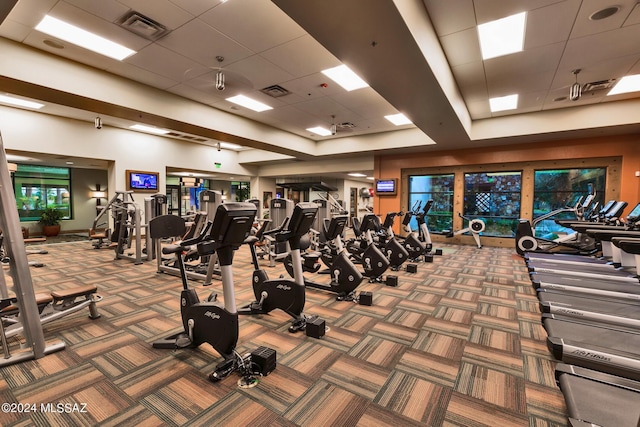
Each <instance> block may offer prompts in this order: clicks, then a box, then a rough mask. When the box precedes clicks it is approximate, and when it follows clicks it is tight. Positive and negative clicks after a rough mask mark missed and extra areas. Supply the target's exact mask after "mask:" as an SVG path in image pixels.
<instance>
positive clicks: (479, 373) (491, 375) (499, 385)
mask: <svg viewBox="0 0 640 427" xmlns="http://www.w3.org/2000/svg"><path fill="white" fill-rule="evenodd" d="M454 390H455V391H456V392H458V393H461V394H465V395H467V396H470V397H473V398H476V399H479V400H482V401H484V402H487V403H491V404H493V405H496V406H499V407H501V408H504V409H506V410H508V411H512V412H515V413H518V414H523V415H525V414H526V410H527V409H526V399H525V381H524V379H523V378H521V377H517V376H514V375H510V374H508V373H505V372H500V371H496V370H493V369H490V368H487V367H486V366H480V365H476V364H473V363H467V362H463V363H462V364H461V366H460V371H459V372H458V380H457V382H456V385H455V387H454Z"/></svg>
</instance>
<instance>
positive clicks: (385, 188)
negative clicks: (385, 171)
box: [375, 179, 397, 196]
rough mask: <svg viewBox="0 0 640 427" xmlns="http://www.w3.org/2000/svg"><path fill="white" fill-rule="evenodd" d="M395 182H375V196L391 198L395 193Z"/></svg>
mask: <svg viewBox="0 0 640 427" xmlns="http://www.w3.org/2000/svg"><path fill="white" fill-rule="evenodd" d="M396 183H397V181H396V180H395V179H378V180H376V187H375V189H376V194H377V195H379V196H384V195H390V196H393V195H395V194H396V192H397V188H396Z"/></svg>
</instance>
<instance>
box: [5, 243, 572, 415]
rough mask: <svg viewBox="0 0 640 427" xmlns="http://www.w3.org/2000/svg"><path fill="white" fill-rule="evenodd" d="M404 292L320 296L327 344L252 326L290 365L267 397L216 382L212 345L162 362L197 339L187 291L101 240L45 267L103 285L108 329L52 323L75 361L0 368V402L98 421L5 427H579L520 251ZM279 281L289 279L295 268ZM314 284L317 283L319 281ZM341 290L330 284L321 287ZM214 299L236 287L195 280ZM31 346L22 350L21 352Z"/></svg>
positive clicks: (103, 322)
mask: <svg viewBox="0 0 640 427" xmlns="http://www.w3.org/2000/svg"><path fill="white" fill-rule="evenodd" d="M440 247H442V248H443V252H444V254H443V255H442V256H436V257H434V262H433V263H425V262H421V263H418V268H417V273H407V272H405V271H398V272H389V273H388V274H393V275H397V276H398V286H397V287H390V286H385V285H384V284H380V283H368V282H363V284H362V285H361V286H360V287H359V288H358V290H366V291H371V292H372V293H373V305H372V306H364V305H357V304H355V303H353V302H344V301H336V299H335V295H333V294H330V293H326V292H322V291H319V290H313V289H308V290H307V293H306V295H307V296H306V298H307V300H306V306H305V313H306V314H308V315H318V316H320V317H321V318H323V319H324V320H325V321H326V325H327V331H326V335H325V336H323V337H322V338H320V339H315V338H311V337H307V336H306V335H304V334H303V333H298V334H291V333H289V332H288V331H287V328H288V325H289V317H288V316H287V315H286V314H285V313H283V312H279V311H274V312H272V313H270V314H268V315H258V316H242V317H241V318H240V339H239V342H238V350H239V352H240V353H241V354H242V353H244V352H250V351H251V350H253V349H255V348H256V347H258V346H266V347H269V348H272V349H274V350H276V352H277V368H276V370H275V371H273V372H272V373H271V374H270V375H268V376H266V377H264V378H262V379H261V381H260V383H259V384H258V385H257V386H256V387H253V388H248V389H247V388H240V387H239V386H238V385H237V378H238V377H237V376H231V377H228V378H226V379H225V380H223V381H221V382H220V383H215V384H214V383H211V382H209V381H208V379H207V376H208V374H209V373H210V372H212V371H213V369H214V367H215V365H216V364H217V363H218V362H220V361H221V358H220V356H219V355H218V354H217V353H216V352H215V351H214V350H213V349H212V348H211V347H210V346H208V345H206V344H204V345H202V346H200V347H199V348H197V349H180V350H159V349H154V348H152V346H151V343H152V342H153V341H155V340H157V339H160V338H163V337H166V336H168V335H170V334H173V333H176V332H178V331H179V330H180V328H181V319H180V304H179V293H180V289H181V282H180V279H179V278H178V277H175V276H172V275H169V274H163V273H157V272H156V265H155V261H154V262H146V263H143V264H141V265H134V263H132V262H130V261H128V260H122V259H121V260H115V259H114V252H113V251H112V250H109V249H93V247H92V246H91V244H90V243H89V242H88V241H79V242H70V243H59V244H52V245H46V248H47V249H48V252H49V253H48V254H46V255H29V259H30V260H38V261H41V262H42V263H44V264H45V266H44V267H42V268H31V270H30V271H31V274H32V277H33V281H34V286H35V287H36V288H37V290H38V291H46V290H60V289H67V288H72V287H75V286H79V285H84V284H90V283H95V284H96V285H97V286H98V289H99V294H100V295H101V296H102V301H100V302H99V303H98V309H99V311H100V313H101V315H102V316H101V317H100V318H99V319H96V320H91V319H89V318H88V311H87V312H78V313H75V314H72V315H70V316H67V317H65V318H62V319H59V320H57V321H55V322H51V323H48V324H46V325H44V333H45V338H46V339H47V341H48V342H54V341H59V340H62V341H64V342H65V343H66V348H65V350H63V351H60V352H56V353H53V354H50V355H47V356H46V357H44V358H41V359H38V360H33V361H27V362H23V363H20V364H16V365H11V366H8V367H4V368H1V369H0V400H1V401H2V402H8V403H21V404H36V405H38V406H40V404H46V403H55V404H57V403H63V404H64V403H66V404H78V405H84V408H85V410H84V411H67V412H62V413H52V412H43V411H36V412H31V413H24V412H23V413H16V412H12V413H5V412H3V413H0V425H2V426H31V425H35V426H98V425H100V426H199V425H202V426H245V425H251V426H325V425H326V426H394V427H397V426H474V427H476V426H477V427H480V426H501V427H506V426H522V427H525V426H536V427H544V426H549V427H550V426H566V425H567V418H566V409H565V406H564V399H563V397H562V394H561V392H560V391H559V389H558V388H557V386H556V384H555V380H554V368H555V362H554V359H553V356H552V355H551V354H550V353H549V351H548V350H547V347H546V343H545V339H546V333H545V331H544V329H543V327H542V325H541V322H540V312H539V308H538V304H537V298H536V295H535V291H534V290H533V288H532V287H531V282H530V280H529V278H528V275H527V271H526V267H525V265H524V262H523V261H522V259H521V258H519V257H518V256H516V255H515V253H514V251H513V250H511V249H505V248H490V247H484V248H482V249H478V248H476V247H472V246H455V245H441V246H440ZM261 263H262V264H263V266H264V268H265V269H266V270H267V272H268V274H269V275H270V277H272V278H275V277H278V276H279V275H281V274H284V275H286V272H285V270H284V268H282V266H281V265H280V264H278V265H277V266H276V267H268V262H267V261H266V260H262V261H261ZM252 270H253V268H252V266H251V263H250V256H249V252H248V249H247V248H244V247H243V248H240V250H239V251H238V252H237V254H236V257H235V260H234V265H233V271H234V276H235V288H236V301H237V304H238V305H239V306H241V305H243V304H246V303H249V302H251V301H252V300H253V291H252V288H251V273H252ZM307 275H309V274H308V273H307ZM316 278H317V279H318V280H319V281H323V280H324V281H325V283H326V280H327V278H326V277H323V276H318V277H314V279H316ZM191 284H192V285H193V286H196V287H197V289H198V293H199V295H200V297H201V298H205V297H207V296H208V295H209V294H210V293H211V292H217V293H219V294H220V297H221V296H222V295H221V293H222V290H221V283H220V281H218V280H214V281H213V283H212V284H211V285H210V286H206V287H203V286H201V285H202V284H201V283H198V282H195V281H192V282H191ZM20 341H21V339H20V338H18V337H13V338H11V339H10V340H9V344H10V346H11V351H12V353H16V352H19V351H20V348H19V345H20V343H21V342H20Z"/></svg>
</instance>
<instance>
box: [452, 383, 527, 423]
mask: <svg viewBox="0 0 640 427" xmlns="http://www.w3.org/2000/svg"><path fill="white" fill-rule="evenodd" d="M442 425H443V426H460V427H495V426H500V427H529V418H528V417H526V416H524V415H521V414H517V413H514V412H512V411H509V410H506V409H504V408H501V407H499V406H496V405H493V404H490V403H487V402H484V401H482V400H480V399H476V398H473V397H471V396H467V395H465V394H462V393H455V392H454V393H452V395H451V398H450V400H449V405H448V406H447V413H446V416H445V420H444V423H443V424H442Z"/></svg>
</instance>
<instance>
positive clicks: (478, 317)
mask: <svg viewBox="0 0 640 427" xmlns="http://www.w3.org/2000/svg"><path fill="white" fill-rule="evenodd" d="M473 323H474V324H475V325H482V326H487V327H489V328H494V329H502V330H504V331H509V332H514V333H518V332H519V331H520V324H519V322H518V321H517V320H515V319H504V318H501V317H494V316H490V315H485V314H480V313H476V314H475V315H474V316H473Z"/></svg>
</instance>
